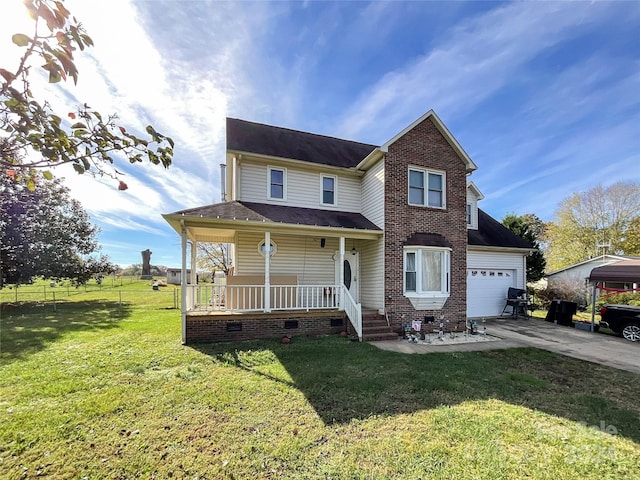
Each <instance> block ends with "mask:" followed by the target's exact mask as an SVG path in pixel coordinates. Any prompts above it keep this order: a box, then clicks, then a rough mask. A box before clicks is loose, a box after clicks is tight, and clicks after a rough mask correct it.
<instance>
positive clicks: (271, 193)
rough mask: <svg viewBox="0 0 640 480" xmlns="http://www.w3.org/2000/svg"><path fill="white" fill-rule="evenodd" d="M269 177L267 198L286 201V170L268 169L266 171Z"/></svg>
mask: <svg viewBox="0 0 640 480" xmlns="http://www.w3.org/2000/svg"><path fill="white" fill-rule="evenodd" d="M267 174H268V177H269V190H268V192H267V198H268V199H269V200H286V199H287V170H286V169H284V168H276V167H269V168H268V169H267Z"/></svg>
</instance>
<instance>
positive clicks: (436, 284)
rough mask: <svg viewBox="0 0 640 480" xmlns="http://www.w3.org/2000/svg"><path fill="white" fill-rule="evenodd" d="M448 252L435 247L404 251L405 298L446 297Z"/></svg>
mask: <svg viewBox="0 0 640 480" xmlns="http://www.w3.org/2000/svg"><path fill="white" fill-rule="evenodd" d="M449 267H450V250H449V249H448V248H436V247H411V248H405V249H404V293H405V295H406V296H448V295H449V270H450V268H449Z"/></svg>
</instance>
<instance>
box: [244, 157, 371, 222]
mask: <svg viewBox="0 0 640 480" xmlns="http://www.w3.org/2000/svg"><path fill="white" fill-rule="evenodd" d="M278 168H280V167H278ZM286 172H287V174H286V177H287V178H286V194H285V197H286V201H282V200H272V199H269V198H268V196H267V193H268V187H269V178H268V175H267V166H266V165H264V164H258V163H250V162H247V161H244V162H242V163H241V164H240V172H239V173H240V180H239V184H240V188H239V195H238V197H237V199H238V200H240V201H245V202H257V203H273V204H276V205H289V206H292V207H305V208H324V209H327V210H341V211H346V212H356V213H360V207H361V198H360V179H359V178H357V177H349V176H339V175H338V176H336V177H335V178H336V193H337V195H336V200H337V204H336V205H335V206H328V205H322V203H321V197H322V195H321V193H322V192H321V184H320V181H319V179H318V177H319V173H318V172H317V171H308V172H307V171H304V170H302V169H299V168H294V167H290V166H287V168H286ZM327 175H332V174H330V173H327Z"/></svg>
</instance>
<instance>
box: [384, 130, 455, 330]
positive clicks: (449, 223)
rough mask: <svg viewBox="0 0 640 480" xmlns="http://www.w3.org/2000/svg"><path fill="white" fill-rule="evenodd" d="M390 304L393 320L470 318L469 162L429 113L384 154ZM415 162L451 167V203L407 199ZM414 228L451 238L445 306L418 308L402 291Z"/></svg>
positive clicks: (448, 183)
mask: <svg viewBox="0 0 640 480" xmlns="http://www.w3.org/2000/svg"><path fill="white" fill-rule="evenodd" d="M384 162H385V207H384V215H385V240H384V241H385V246H384V249H385V259H384V268H385V306H386V310H387V312H388V314H389V318H390V321H391V324H392V326H393V327H394V328H395V329H397V330H400V329H401V327H402V324H406V323H410V322H411V321H413V320H423V319H424V317H425V315H433V316H435V318H436V322H438V323H439V319H440V315H441V314H443V315H444V319H445V321H446V322H447V323H448V324H449V325H453V324H457V323H458V322H462V321H464V320H465V319H466V310H467V305H466V296H467V279H466V270H467V224H466V203H467V200H466V198H467V178H466V166H465V164H464V162H463V161H462V160H461V159H460V157H459V156H458V155H457V154H456V152H455V151H454V150H453V149H452V148H451V146H450V145H449V143H448V142H447V140H446V139H445V138H444V137H443V136H442V134H441V133H440V131H439V130H438V129H437V128H436V126H435V125H434V123H433V122H432V120H431V119H430V118H427V119H425V120H424V121H423V122H421V123H420V124H418V125H416V126H415V127H414V128H413V129H412V130H410V131H409V132H407V133H406V134H405V135H404V136H402V137H401V138H400V139H398V140H397V141H396V142H394V143H393V144H391V145H390V146H389V150H388V152H387V154H386V156H385V160H384ZM410 165H413V166H418V167H425V168H430V169H434V170H440V171H444V172H446V208H445V209H438V208H428V207H417V206H411V205H409V204H408V195H409V193H408V168H409V166H410ZM415 232H421V233H437V234H440V235H442V236H444V237H445V238H446V240H447V241H448V242H449V243H450V244H451V246H452V251H451V267H450V274H451V277H450V285H451V289H450V297H449V298H448V299H447V301H446V303H445V304H444V307H443V309H442V310H438V311H429V310H420V311H417V310H415V309H414V308H413V305H411V302H410V301H409V299H407V298H406V297H405V296H404V295H403V275H404V273H403V262H404V258H403V242H405V241H406V240H407V238H408V237H409V236H411V235H412V234H413V233H415Z"/></svg>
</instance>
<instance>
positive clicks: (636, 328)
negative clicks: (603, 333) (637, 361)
mask: <svg viewBox="0 0 640 480" xmlns="http://www.w3.org/2000/svg"><path fill="white" fill-rule="evenodd" d="M621 333H622V336H623V337H624V338H625V339H626V340H629V341H631V342H640V325H638V324H637V323H628V324H627V325H625V326H624V327H623V328H622V332H621Z"/></svg>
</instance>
